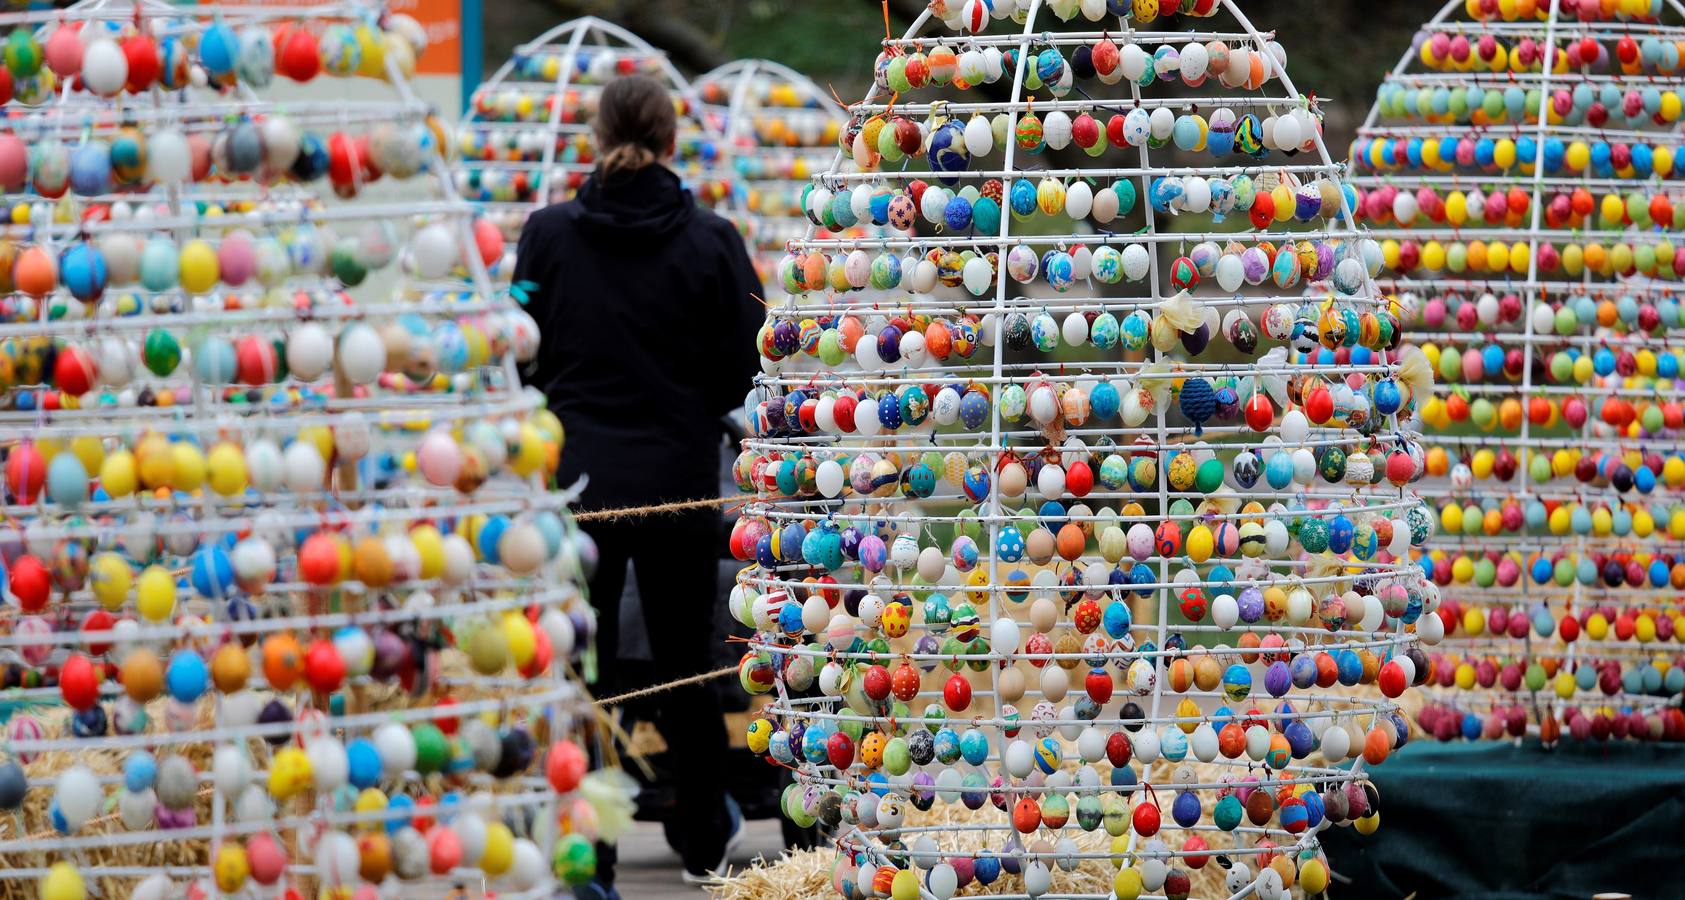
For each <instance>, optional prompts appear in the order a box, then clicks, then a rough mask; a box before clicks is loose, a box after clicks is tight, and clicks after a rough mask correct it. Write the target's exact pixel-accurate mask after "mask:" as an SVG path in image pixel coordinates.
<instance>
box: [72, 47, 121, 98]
mask: <svg viewBox="0 0 1685 900" xmlns="http://www.w3.org/2000/svg"><path fill="white" fill-rule="evenodd" d="M128 80H129V58H128V57H127V56H125V55H124V54H123V49H122V48H121V47H118V46H117V42H116V41H114V40H111V39H110V38H104V37H102V38H99V39H97V40H94V41H92V42H90V43H89V44H88V46H87V47H86V48H85V49H84V50H83V51H82V84H83V86H85V87H86V88H87V89H88V90H89V91H91V92H93V93H94V94H97V95H98V96H101V97H115V96H117V94H118V93H119V92H121V91H122V90H123V86H124V84H126V83H127V82H128Z"/></svg>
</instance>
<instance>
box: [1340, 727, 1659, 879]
mask: <svg viewBox="0 0 1685 900" xmlns="http://www.w3.org/2000/svg"><path fill="white" fill-rule="evenodd" d="M1372 777H1373V779H1374V782H1375V786H1376V787H1377V788H1378V789H1379V790H1380V794H1381V829H1380V830H1379V831H1378V832H1376V833H1375V834H1373V835H1371V836H1369V837H1364V836H1363V835H1360V834H1358V833H1357V832H1356V831H1355V830H1353V829H1351V828H1331V829H1327V830H1325V831H1324V832H1323V838H1324V840H1323V846H1324V847H1325V848H1326V850H1327V854H1328V859H1329V862H1330V864H1331V867H1332V868H1333V870H1334V872H1336V873H1338V874H1339V875H1341V876H1344V877H1346V878H1350V879H1351V882H1350V883H1343V882H1341V881H1338V880H1336V881H1335V882H1334V884H1333V885H1332V886H1331V887H1330V890H1329V895H1330V896H1331V897H1336V898H1338V897H1362V898H1366V900H1367V898H1376V900H1381V898H1391V897H1406V896H1409V895H1410V894H1412V893H1414V894H1415V895H1416V896H1417V897H1418V898H1419V900H1437V898H1461V900H1515V898H1522V897H1528V898H1532V897H1552V898H1558V897H1559V898H1563V900H1568V898H1575V900H1589V898H1590V897H1591V896H1592V895H1593V894H1596V893H1599V892H1604V891H1612V892H1621V893H1626V894H1631V895H1632V896H1633V897H1634V898H1652V897H1685V872H1682V870H1681V863H1685V744H1648V743H1637V742H1634V741H1610V742H1607V743H1592V742H1589V741H1572V740H1565V741H1563V742H1561V743H1560V744H1558V745H1557V746H1556V748H1555V749H1553V750H1545V749H1543V748H1541V747H1540V746H1539V744H1538V742H1536V741H1531V740H1530V741H1528V742H1527V743H1526V744H1525V745H1523V746H1521V747H1516V746H1514V745H1512V744H1510V743H1508V742H1490V741H1481V742H1477V743H1468V742H1457V743H1450V744H1440V743H1432V742H1428V741H1417V742H1414V743H1411V744H1409V745H1406V746H1405V747H1404V748H1403V749H1402V750H1400V751H1399V752H1398V753H1397V754H1396V755H1394V756H1393V757H1392V758H1391V759H1388V760H1387V761H1386V762H1385V763H1383V764H1382V765H1380V766H1378V767H1377V768H1376V769H1375V770H1374V771H1373V773H1372Z"/></svg>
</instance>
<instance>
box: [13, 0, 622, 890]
mask: <svg viewBox="0 0 1685 900" xmlns="http://www.w3.org/2000/svg"><path fill="white" fill-rule="evenodd" d="M0 27H3V29H4V30H5V31H6V37H5V39H4V40H5V45H4V49H3V53H0V62H3V65H4V69H3V70H0V76H3V77H0V85H3V90H0V94H3V96H0V99H3V100H4V123H3V126H0V189H3V190H4V192H5V199H4V203H5V210H6V217H5V224H4V225H0V230H3V232H4V233H3V235H0V453H3V455H4V460H3V463H0V474H3V478H0V481H3V483H4V493H3V495H0V502H3V503H4V513H5V516H4V525H0V563H3V567H4V577H3V584H4V588H5V603H4V615H3V616H0V674H3V677H4V685H5V688H6V691H5V694H6V702H5V707H4V710H3V715H4V716H5V719H4V726H3V727H4V731H3V732H0V811H3V812H0V817H4V818H5V819H6V821H7V822H8V826H7V828H6V829H5V832H4V834H3V835H0V858H4V859H5V860H6V864H5V865H4V866H0V895H4V896H8V897H10V896H20V897H21V896H28V897H34V896H41V897H45V898H49V900H78V898H82V897H84V896H88V895H90V894H99V895H103V896H121V897H139V898H154V900H158V898H167V897H175V896H182V895H184V893H185V895H188V896H215V895H261V896H279V895H281V894H282V892H283V891H285V892H288V893H291V892H294V891H296V892H299V893H303V894H319V895H320V896H334V897H350V896H353V895H356V896H365V895H370V894H371V892H375V891H380V892H383V893H384V892H390V891H396V890H398V888H397V887H396V886H395V885H396V884H397V883H398V882H400V881H407V882H417V883H419V882H423V881H425V882H428V883H430V884H443V885H451V884H461V885H463V886H464V887H465V888H469V889H476V890H477V889H480V888H482V887H484V888H490V889H495V890H497V891H498V892H499V893H500V894H504V895H506V896H546V897H548V896H552V895H553V894H554V893H555V892H556V891H557V890H558V889H563V890H565V889H566V888H567V887H568V886H569V885H571V884H577V883H579V882H580V881H582V880H583V879H584V878H587V877H588V876H589V874H590V870H591V868H592V867H593V866H594V853H593V850H592V840H593V838H595V837H597V836H598V834H599V830H602V831H607V830H612V829H613V828H614V827H617V826H615V825H614V823H615V822H617V821H619V820H618V816H619V815H620V813H621V812H622V811H623V806H622V803H623V801H620V800H618V799H617V797H618V796H619V790H618V788H617V787H615V782H614V781H613V780H612V776H613V774H616V773H599V772H591V771H589V769H590V765H589V764H588V759H589V758H590V754H588V753H587V746H588V740H589V732H588V729H589V726H590V725H591V723H592V722H593V721H594V718H595V716H594V712H593V710H592V707H591V706H590V704H589V702H588V698H585V697H584V695H583V693H582V692H581V691H580V690H579V689H578V688H577V686H576V684H575V682H573V681H571V680H569V679H568V678H567V677H566V675H567V673H569V672H571V671H572V669H573V667H574V666H575V661H576V659H577V656H578V654H579V653H580V652H581V651H582V650H583V649H584V648H585V647H586V646H588V644H589V640H590V636H591V633H592V630H593V621H592V618H591V614H590V609H589V607H588V606H587V605H586V604H585V602H584V600H583V598H582V597H581V596H580V593H579V590H578V589H577V588H576V587H575V586H574V579H575V578H576V576H577V574H578V573H579V572H580V571H581V567H582V565H585V564H587V563H588V562H589V560H590V558H591V555H592V553H593V550H592V548H591V547H590V545H589V542H588V540H586V539H584V538H582V537H580V536H578V535H577V534H576V533H575V530H574V528H573V526H572V524H571V520H570V519H569V518H568V517H567V510H566V508H565V505H564V504H565V502H566V500H567V496H568V495H567V492H565V491H558V490H555V489H554V488H553V485H551V483H550V482H551V480H552V477H553V476H552V472H553V469H554V465H555V459H556V455H557V453H558V452H559V448H560V445H561V442H562V439H563V435H562V432H561V427H560V425H559V423H558V422H557V421H556V420H555V419H554V418H553V417H552V416H550V414H549V413H548V412H547V411H545V409H544V405H543V398H541V397H537V396H535V395H533V394H531V393H529V392H527V391H525V390H524V389H523V388H522V387H521V385H520V383H519V381H518V379H517V378H516V375H515V369H514V367H515V365H516V364H517V362H518V361H520V360H521V359H524V358H527V357H530V356H531V355H532V354H533V353H535V352H536V351H537V346H538V340H539V338H538V335H537V331H536V327H535V326H534V324H533V322H532V320H531V319H530V318H529V317H527V316H526V314H525V313H523V312H521V311H520V308H519V306H518V305H517V304H516V302H515V301H514V300H513V299H512V298H511V297H510V295H509V294H508V293H507V292H500V291H498V290H495V289H494V288H493V286H492V285H491V283H490V282H489V280H488V278H487V273H486V266H487V264H489V263H493V262H495V261H496V259H497V257H498V255H499V254H501V252H502V251H501V246H500V245H501V240H500V238H499V235H498V233H497V231H496V229H495V228H491V227H489V223H486V222H483V221H476V220H475V218H474V214H473V210H472V208H471V207H470V206H469V205H468V204H467V203H466V202H464V201H462V200H461V199H459V198H458V197H456V195H455V194H454V192H453V191H452V190H451V179H450V176H449V171H448V169H447V167H446V165H445V157H444V151H445V149H446V143H445V140H444V138H445V137H446V132H444V131H443V129H442V126H441V125H440V124H439V123H438V122H437V121H436V120H435V119H434V118H433V116H432V114H431V112H430V111H429V110H428V109H427V107H426V105H425V104H423V103H422V102H420V101H419V100H418V99H417V98H416V97H415V96H414V95H413V93H411V91H410V89H409V87H408V84H407V82H406V77H407V76H408V75H409V74H410V73H411V71H412V70H413V68H414V62H415V56H416V54H417V53H418V52H419V51H420V50H421V48H422V46H423V45H424V43H425V37H424V35H423V33H422V31H421V29H420V26H419V25H417V24H416V23H415V22H414V21H413V20H410V19H408V18H407V17H403V16H396V15H390V14H388V13H387V12H386V11H384V10H382V9H380V8H378V7H364V6H360V5H354V4H346V5H327V6H321V7H316V8H313V9H312V11H311V13H310V14H309V15H308V16H303V17H301V16H300V15H299V13H298V11H297V10H286V9H275V10H270V9H268V8H265V7H262V6H251V7H222V8H218V9H216V10H207V11H205V12H200V11H197V10H196V9H194V8H192V7H180V6H176V5H172V4H167V3H154V2H141V3H127V2H123V3H113V2H97V3H87V4H82V5H78V6H73V7H70V8H68V9H64V10H47V11H28V12H8V13H4V14H0ZM306 84H307V85H309V86H310V88H311V89H313V90H315V91H322V92H331V93H334V94H335V95H336V96H335V99H333V100H331V101H327V100H312V99H297V97H298V95H299V94H300V93H303V92H301V91H298V90H296V86H297V85H306ZM353 84H355V85H357V86H358V87H357V88H355V89H353V88H351V87H349V86H350V85H353ZM341 85H346V86H347V87H344V88H342V87H341ZM371 88H372V89H371ZM288 91H292V94H291V95H290V96H288V95H287V92H288ZM341 93H346V94H352V95H353V96H356V95H358V94H379V95H381V96H382V97H383V99H379V100H358V99H349V100H348V99H345V98H344V97H343V96H339V95H340V94H341ZM283 97H286V98H285V99H282V98H283ZM383 277H384V279H385V281H386V286H384V287H377V286H376V285H377V283H378V282H380V281H381V280H382V278H383ZM394 283H395V284H396V285H397V287H393V284H394ZM465 285H466V286H467V287H466V288H465V287H464V286H465ZM447 889H448V888H447Z"/></svg>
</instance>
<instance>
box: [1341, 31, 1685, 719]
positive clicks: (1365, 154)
mask: <svg viewBox="0 0 1685 900" xmlns="http://www.w3.org/2000/svg"><path fill="white" fill-rule="evenodd" d="M1681 12H1682V10H1681V9H1680V7H1679V6H1678V5H1677V4H1674V3H1655V4H1648V3H1640V4H1630V3H1622V4H1618V5H1614V6H1609V5H1600V4H1597V3H1585V2H1556V3H1547V2H1539V3H1518V4H1514V5H1493V4H1466V5H1465V4H1462V3H1448V4H1446V5H1445V7H1444V8H1442V9H1441V10H1440V11H1439V14H1438V15H1436V16H1434V17H1433V19H1432V20H1431V21H1429V22H1428V24H1427V25H1425V26H1424V27H1423V29H1422V31H1421V32H1420V33H1419V34H1418V35H1417V38H1416V40H1415V41H1414V43H1413V45H1412V46H1411V48H1410V49H1409V50H1408V51H1407V52H1406V53H1405V55H1404V57H1403V58H1402V59H1401V60H1400V61H1399V64H1398V66H1397V67H1396V68H1395V69H1394V71H1393V72H1392V73H1390V74H1389V75H1388V76H1387V79H1386V81H1385V83H1384V84H1383V85H1382V86H1381V88H1380V92H1379V95H1378V97H1377V101H1376V104H1375V106H1374V108H1373V109H1372V110H1371V111H1370V113H1369V117H1368V119H1367V120H1366V123H1365V125H1364V127H1363V128H1362V129H1361V130H1360V132H1359V136H1358V138H1357V141H1356V143H1355V144H1354V145H1353V147H1352V166H1353V168H1354V170H1355V172H1356V173H1357V174H1356V175H1355V177H1354V178H1353V182H1354V184H1355V185H1356V186H1357V188H1358V190H1359V194H1360V199H1359V201H1358V214H1359V219H1360V221H1363V222H1364V223H1366V224H1367V225H1369V227H1370V228H1372V229H1373V234H1374V237H1375V238H1376V239H1377V240H1379V241H1380V242H1381V245H1382V248H1383V256H1384V271H1383V272H1382V274H1381V276H1380V285H1381V287H1382V289H1383V290H1384V291H1389V292H1396V294H1397V296H1398V297H1400V298H1401V299H1402V301H1403V304H1404V305H1405V306H1406V307H1408V308H1411V309H1414V310H1416V311H1417V313H1418V315H1419V319H1418V321H1417V323H1416V324H1413V325H1412V332H1411V336H1412V339H1413V340H1416V341H1419V342H1420V343H1421V346H1422V349H1423V350H1424V351H1425V352H1426V355H1427V357H1428V359H1429V360H1430V361H1431V362H1432V363H1433V365H1434V367H1435V368H1436V370H1437V372H1438V374H1439V376H1440V378H1441V380H1442V382H1447V383H1449V384H1450V387H1449V388H1448V390H1447V391H1446V393H1445V395H1444V397H1443V399H1440V400H1435V401H1432V402H1429V403H1427V404H1424V405H1423V406H1422V407H1421V409H1420V413H1421V418H1422V420H1423V421H1424V422H1425V423H1426V430H1428V431H1429V432H1430V437H1428V438H1427V441H1428V443H1429V450H1428V452H1427V456H1426V462H1427V469H1428V475H1429V476H1430V477H1429V479H1428V480H1427V481H1426V482H1424V483H1423V485H1422V486H1421V490H1422V491H1423V492H1424V494H1427V495H1430V496H1431V498H1432V503H1433V505H1434V506H1436V507H1437V508H1438V518H1439V524H1440V525H1441V530H1442V537H1441V538H1440V539H1438V540H1436V541H1435V542H1434V543H1433V544H1432V545H1431V546H1430V547H1429V548H1427V550H1426V552H1425V553H1423V554H1421V555H1420V557H1419V562H1420V564H1421V565H1422V567H1423V569H1424V571H1426V572H1428V573H1429V574H1430V575H1431V577H1432V578H1433V579H1434V580H1435V581H1436V582H1437V583H1439V584H1440V585H1442V586H1443V588H1444V590H1446V592H1447V593H1446V602H1445V604H1444V605H1443V606H1442V607H1441V609H1440V615H1441V617H1442V619H1443V625H1444V627H1445V630H1446V632H1447V633H1448V634H1453V635H1454V637H1455V640H1454V641H1449V642H1448V643H1447V645H1446V646H1445V647H1444V648H1443V649H1442V651H1441V652H1440V653H1439V654H1438V655H1436V656H1435V658H1434V663H1435V666H1434V684H1435V685H1436V686H1437V688H1438V689H1439V690H1436V691H1435V702H1434V703H1432V704H1430V705H1429V706H1428V707H1427V708H1426V709H1424V710H1423V712H1422V713H1421V717H1420V722H1421V724H1422V726H1423V727H1424V729H1426V730H1427V731H1429V732H1431V733H1433V734H1435V735H1437V736H1438V737H1440V738H1442V739H1446V740H1450V739H1454V738H1458V737H1467V738H1479V737H1487V738H1500V737H1502V738H1511V739H1514V738H1520V737H1522V736H1524V735H1528V734H1532V735H1536V736H1537V737H1539V738H1540V739H1542V740H1543V741H1544V742H1545V743H1547V744H1549V743H1553V742H1554V741H1556V740H1557V739H1558V737H1559V736H1560V735H1561V733H1562V732H1564V731H1566V732H1567V733H1568V734H1569V735H1570V736H1572V737H1573V738H1576V739H1598V740H1604V739H1609V738H1635V739H1645V740H1656V739H1664V738H1665V739H1670V740H1678V739H1681V738H1685V717H1682V716H1681V715H1680V714H1679V712H1678V710H1677V709H1670V708H1668V707H1667V706H1665V705H1664V704H1665V703H1666V701H1667V698H1669V697H1674V696H1677V695H1678V694H1679V693H1680V691H1681V689H1685V671H1682V670H1681V669H1680V668H1679V667H1678V663H1679V662H1680V653H1679V645H1678V643H1677V642H1678V641H1679V640H1681V639H1682V637H1685V629H1681V628H1680V627H1679V626H1681V625H1685V619H1681V618H1680V614H1681V611H1682V610H1681V606H1680V603H1679V599H1678V598H1679V591H1680V588H1681V587H1682V586H1685V556H1682V555H1681V552H1682V550H1685V548H1682V546H1681V544H1680V541H1681V539H1685V506H1682V498H1681V494H1680V490H1681V488H1682V487H1685V457H1682V447H1681V434H1682V432H1681V428H1682V427H1685V407H1682V406H1681V402H1680V399H1679V395H1678V390H1677V388H1678V384H1679V382H1678V378H1679V376H1680V369H1681V364H1682V363H1685V356H1681V338H1682V336H1685V331H1682V328H1681V326H1682V323H1681V321H1680V309H1679V300H1678V297H1677V290H1678V280H1679V277H1680V273H1681V272H1682V271H1685V258H1679V257H1676V251H1675V237H1674V235H1675V233H1676V232H1677V230H1678V229H1679V228H1681V227H1685V193H1682V192H1681V191H1680V189H1679V188H1678V187H1677V185H1676V182H1675V179H1676V178H1677V177H1678V173H1677V171H1676V165H1675V162H1674V159H1675V156H1676V154H1677V152H1678V150H1679V140H1678V128H1679V124H1678V123H1679V119H1680V115H1681V91H1682V90H1685V68H1682V67H1681V60H1680V54H1681V50H1682V48H1685V43H1681V42H1682V41H1685V16H1682V15H1681Z"/></svg>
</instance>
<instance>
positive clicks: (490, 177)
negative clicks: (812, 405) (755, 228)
mask: <svg viewBox="0 0 1685 900" xmlns="http://www.w3.org/2000/svg"><path fill="white" fill-rule="evenodd" d="M627 75H647V76H649V77H651V78H655V79H657V80H659V81H662V82H664V83H666V84H667V85H669V87H670V88H671V90H672V94H673V107H674V110H675V111H676V112H677V113H678V117H679V130H678V148H677V150H678V152H677V154H676V159H675V160H674V169H675V171H677V172H678V174H679V176H680V177H681V178H683V179H684V180H685V183H686V184H687V185H688V186H689V187H690V189H691V191H692V192H693V193H694V194H696V197H697V199H698V200H699V201H700V202H702V203H705V204H708V205H710V206H713V205H719V204H725V203H728V202H729V201H730V200H731V197H732V190H731V186H730V181H729V178H728V177H727V175H726V170H725V166H724V162H723V160H721V159H720V153H721V150H722V146H721V140H720V136H719V134H718V133H717V132H715V131H714V130H713V128H712V126H711V125H710V124H709V123H708V122H707V120H706V119H705V117H704V116H703V115H702V110H701V104H700V102H699V101H698V99H697V96H696V92H695V91H694V90H693V89H692V87H691V85H690V82H689V81H688V80H686V78H685V77H684V75H683V74H681V73H680V72H679V70H678V69H676V68H674V66H673V63H672V62H671V61H670V60H668V58H667V54H665V53H663V52H661V51H660V50H658V49H656V48H654V47H652V46H650V45H649V44H648V43H646V42H645V41H644V40H643V39H642V38H639V37H638V36H637V35H634V34H632V33H631V32H629V31H627V30H625V29H624V28H621V27H620V26H618V25H615V24H614V23H612V22H606V21H604V20H602V19H598V18H595V17H593V16H586V17H584V18H579V19H574V20H573V21H570V22H566V23H563V24H561V25H558V26H556V27H555V28H553V29H551V30H549V31H547V32H545V33H544V34H542V35H540V36H539V37H538V38H536V39H534V40H533V41H531V42H529V43H527V44H523V45H521V46H520V47H518V48H516V50H515V53H514V56H512V57H511V58H510V59H509V60H508V61H507V62H505V63H504V64H503V65H502V66H501V67H499V68H498V70H497V72H496V73H495V74H493V75H492V77H490V78H488V79H486V80H485V81H483V82H481V84H480V86H479V87H478V88H477V89H475V91H474V96H473V98H472V99H471V100H470V101H469V110H468V114H467V115H466V116H465V117H464V121H463V122H462V123H461V124H459V125H458V126H457V145H458V151H459V156H460V160H459V161H458V163H457V165H456V185H457V189H458V191H459V192H460V193H461V194H462V196H463V197H465V198H467V199H468V200H470V201H473V202H474V203H476V204H478V206H479V208H480V209H481V210H482V211H483V212H484V214H485V215H486V216H487V217H489V218H490V219H491V220H492V221H493V222H495V223H497V225H498V226H499V227H500V228H501V229H502V230H503V233H504V236H505V237H506V238H507V240H508V242H509V249H510V250H511V251H513V249H514V241H515V238H516V237H517V236H519V235H520V233H521V226H522V225H524V224H525V223H526V220H527V215H528V214H530V213H531V212H532V211H533V210H535V209H540V208H542V207H544V206H547V205H549V204H551V203H560V202H561V201H563V200H567V199H569V198H571V197H572V196H573V194H574V192H575V191H577V190H578V189H579V186H580V185H581V184H583V183H584V182H585V179H586V177H587V176H589V175H590V174H591V170H592V169H593V168H594V167H595V165H596V155H597V154H596V145H595V140H594V138H593V137H592V134H591V116H592V115H593V114H594V112H595V111H596V108H597V97H598V95H599V94H600V93H601V92H602V89H603V87H604V86H606V85H607V84H609V83H610V82H612V81H613V80H614V79H616V78H620V77H624V76H627ZM510 268H511V267H510V266H501V267H496V270H497V271H498V272H502V273H503V274H504V275H505V277H507V273H508V271H509V269H510Z"/></svg>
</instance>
